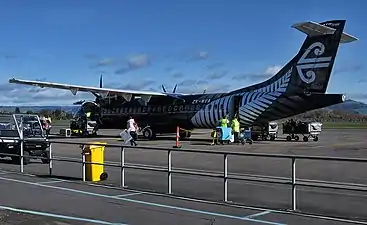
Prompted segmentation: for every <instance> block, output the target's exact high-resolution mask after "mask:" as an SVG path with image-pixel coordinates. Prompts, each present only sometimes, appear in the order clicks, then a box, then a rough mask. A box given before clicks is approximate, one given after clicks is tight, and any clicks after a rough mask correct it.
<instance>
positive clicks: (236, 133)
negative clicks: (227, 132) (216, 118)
mask: <svg viewBox="0 0 367 225" xmlns="http://www.w3.org/2000/svg"><path fill="white" fill-rule="evenodd" d="M231 127H232V131H233V134H234V143H238V136H239V134H240V123H239V122H238V120H237V118H236V117H235V118H233V120H232V124H231Z"/></svg>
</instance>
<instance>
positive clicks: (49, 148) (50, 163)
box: [48, 142, 52, 176]
mask: <svg viewBox="0 0 367 225" xmlns="http://www.w3.org/2000/svg"><path fill="white" fill-rule="evenodd" d="M49 143H50V146H49V147H48V150H49V152H48V153H49V154H48V157H49V160H50V161H49V164H48V165H49V173H50V176H52V143H51V142H49Z"/></svg>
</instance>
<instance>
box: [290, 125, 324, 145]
mask: <svg viewBox="0 0 367 225" xmlns="http://www.w3.org/2000/svg"><path fill="white" fill-rule="evenodd" d="M321 127H322V123H319V122H312V123H307V122H301V121H299V122H295V121H290V122H286V123H283V134H288V135H287V141H291V140H292V139H294V140H296V141H298V140H299V136H298V135H302V136H303V141H304V142H307V141H308V140H309V138H310V137H312V138H313V141H318V140H319V137H318V136H319V135H320V133H321Z"/></svg>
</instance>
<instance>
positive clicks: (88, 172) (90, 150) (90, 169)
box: [84, 142, 108, 181]
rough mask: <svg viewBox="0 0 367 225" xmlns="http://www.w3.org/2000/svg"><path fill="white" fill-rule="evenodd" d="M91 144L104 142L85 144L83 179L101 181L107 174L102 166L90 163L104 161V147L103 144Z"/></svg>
mask: <svg viewBox="0 0 367 225" xmlns="http://www.w3.org/2000/svg"><path fill="white" fill-rule="evenodd" d="M93 144H106V143H104V142H93V143H92V144H91V145H89V146H86V147H85V149H84V152H85V162H86V164H85V179H86V180H87V181H102V180H106V179H107V177H108V175H107V173H105V172H104V166H103V165H99V164H90V163H104V148H105V146H99V145H93Z"/></svg>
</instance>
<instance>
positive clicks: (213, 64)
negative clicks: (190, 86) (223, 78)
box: [206, 62, 224, 70]
mask: <svg viewBox="0 0 367 225" xmlns="http://www.w3.org/2000/svg"><path fill="white" fill-rule="evenodd" d="M222 66H224V63H220V62H217V63H212V64H209V65H207V66H206V67H207V68H208V70H212V69H218V68H220V67H222Z"/></svg>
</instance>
